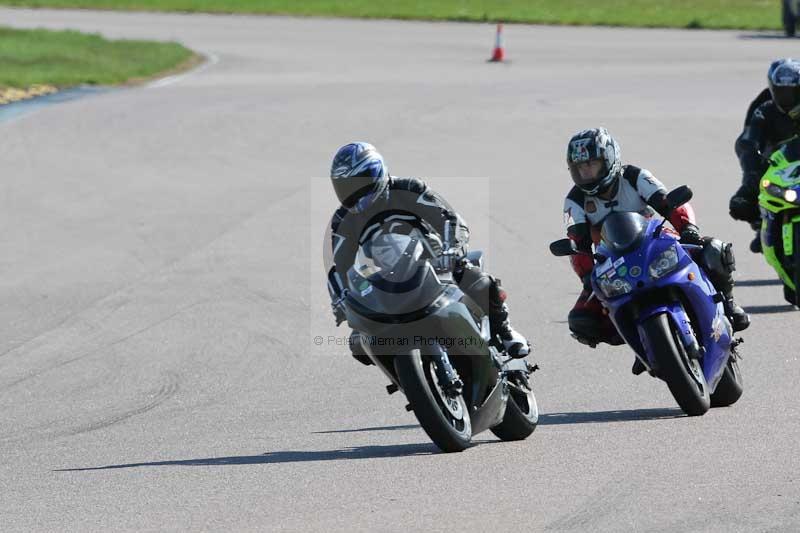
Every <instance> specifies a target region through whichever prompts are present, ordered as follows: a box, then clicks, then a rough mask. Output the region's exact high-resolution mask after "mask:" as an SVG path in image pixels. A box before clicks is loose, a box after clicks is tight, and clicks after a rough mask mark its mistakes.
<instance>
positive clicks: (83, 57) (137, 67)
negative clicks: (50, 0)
mask: <svg viewBox="0 0 800 533" xmlns="http://www.w3.org/2000/svg"><path fill="white" fill-rule="evenodd" d="M198 60H199V58H197V56H195V55H194V53H193V52H192V51H191V50H188V49H186V48H184V47H183V46H181V45H179V44H177V43H156V42H148V41H126V40H123V41H111V40H107V39H104V38H102V37H100V36H99V35H90V34H84V33H78V32H75V31H46V30H13V29H9V28H2V27H0V88H5V87H17V88H27V87H32V86H40V85H45V86H53V87H57V88H64V87H71V86H75V85H83V84H91V85H116V84H120V83H127V82H135V81H139V80H144V79H148V78H152V77H154V76H156V75H157V74H161V73H166V72H170V71H172V70H180V69H182V68H184V67H188V66H190V65H191V64H192V63H194V62H197V61H198Z"/></svg>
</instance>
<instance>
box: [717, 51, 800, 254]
mask: <svg viewBox="0 0 800 533" xmlns="http://www.w3.org/2000/svg"><path fill="white" fill-rule="evenodd" d="M767 80H768V88H767V89H765V90H764V91H762V92H761V93H760V94H759V95H758V97H756V99H755V100H753V102H752V103H751V104H750V107H749V108H748V110H747V116H746V117H745V122H744V130H743V131H742V133H741V135H739V137H738V138H737V139H736V155H737V156H738V158H739V164H740V165H741V167H742V185H741V186H740V187H739V189H738V190H737V191H736V193H735V194H734V195H733V197H732V198H731V201H730V206H729V207H730V215H731V217H733V218H734V219H736V220H743V221H745V222H748V223H750V225H751V226H752V228H753V229H754V230H756V231H758V229H759V226H760V222H761V216H760V213H759V209H758V183H759V180H760V179H761V177H762V176H763V175H764V173H765V172H766V171H767V168H768V167H769V162H768V158H769V156H770V154H772V152H774V151H775V150H777V149H778V148H779V147H780V145H781V144H783V143H784V142H786V141H788V140H789V139H791V138H792V137H794V136H796V135H798V133H800V124H799V123H798V120H799V119H800V62H798V61H796V60H794V59H779V60H777V61H775V62H773V63H772V65H770V68H769V72H768V74H767ZM750 250H751V251H753V252H754V253H760V252H761V239H760V236H759V235H758V233H757V234H756V237H755V239H754V240H753V242H751V243H750Z"/></svg>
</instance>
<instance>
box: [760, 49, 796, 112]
mask: <svg viewBox="0 0 800 533" xmlns="http://www.w3.org/2000/svg"><path fill="white" fill-rule="evenodd" d="M767 84H768V85H769V92H770V94H772V101H773V102H775V105H776V106H777V107H778V109H779V110H781V111H783V112H784V113H786V114H787V115H789V116H790V117H792V118H798V117H800V61H797V60H796V59H792V58H788V57H787V58H784V59H778V60H777V61H773V62H772V64H771V65H770V66H769V72H767Z"/></svg>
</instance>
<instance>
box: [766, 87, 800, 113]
mask: <svg viewBox="0 0 800 533" xmlns="http://www.w3.org/2000/svg"><path fill="white" fill-rule="evenodd" d="M772 98H773V100H774V101H775V105H777V106H778V109H780V110H781V111H783V112H784V113H786V114H787V115H790V116H791V117H792V118H797V117H798V116H800V87H797V86H777V87H773V88H772Z"/></svg>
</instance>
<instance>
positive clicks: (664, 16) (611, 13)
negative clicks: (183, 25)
mask: <svg viewBox="0 0 800 533" xmlns="http://www.w3.org/2000/svg"><path fill="white" fill-rule="evenodd" d="M0 5H7V6H20V7H54V8H88V9H118V10H146V11H184V12H207V13H262V14H287V15H304V16H306V15H322V16H334V17H366V18H398V19H428V20H461V21H506V22H528V23H541V24H572V25H608V26H640V27H670V28H687V27H688V28H718V29H722V28H730V29H734V28H735V29H750V30H756V29H780V28H781V15H780V1H779V0H427V1H426V0H0Z"/></svg>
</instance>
